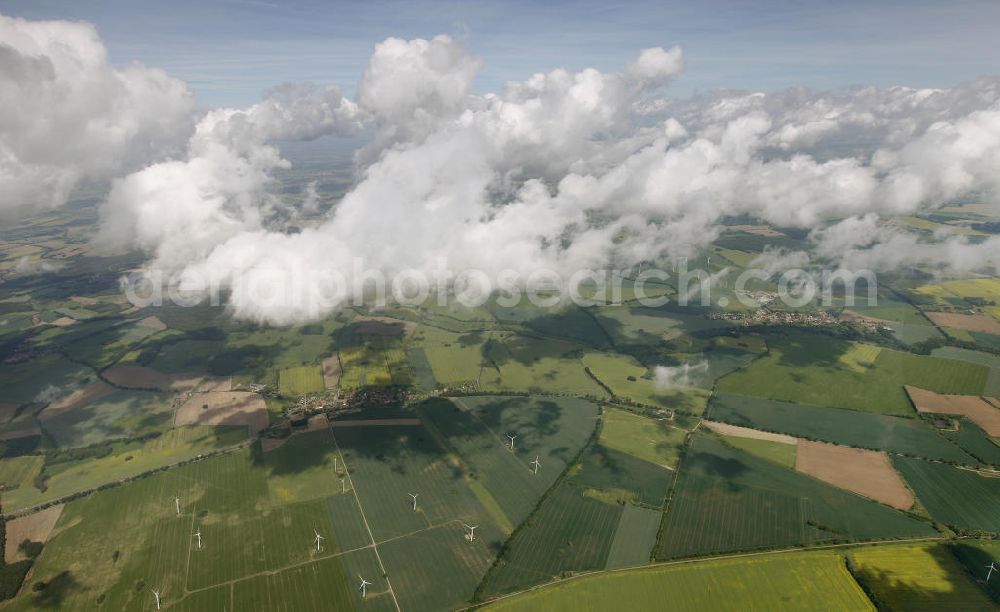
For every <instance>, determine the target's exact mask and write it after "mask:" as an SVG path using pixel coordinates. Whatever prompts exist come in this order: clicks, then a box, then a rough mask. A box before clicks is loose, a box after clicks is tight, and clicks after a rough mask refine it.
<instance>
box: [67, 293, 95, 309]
mask: <svg viewBox="0 0 1000 612" xmlns="http://www.w3.org/2000/svg"><path fill="white" fill-rule="evenodd" d="M69 299H70V300H72V301H74V302H76V303H77V304H80V305H82V306H94V305H95V304H97V298H92V297H87V296H83V295H71V296H69Z"/></svg>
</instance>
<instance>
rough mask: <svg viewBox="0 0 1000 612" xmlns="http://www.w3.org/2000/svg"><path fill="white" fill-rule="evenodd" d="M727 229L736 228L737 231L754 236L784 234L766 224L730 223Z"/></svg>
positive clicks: (771, 236)
mask: <svg viewBox="0 0 1000 612" xmlns="http://www.w3.org/2000/svg"><path fill="white" fill-rule="evenodd" d="M729 229H731V230H736V231H738V232H745V233H747V234H752V235H754V236H767V237H769V238H774V237H776V236H784V234H782V233H781V232H779V231H778V230H776V229H774V228H772V227H770V226H767V225H730V226H729Z"/></svg>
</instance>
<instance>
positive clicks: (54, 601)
mask: <svg viewBox="0 0 1000 612" xmlns="http://www.w3.org/2000/svg"><path fill="white" fill-rule="evenodd" d="M39 583H40V582H39V581H35V582H33V583H32V585H31V586H26V587H25V588H26V589H30V590H31V593H32V598H31V603H32V604H33V605H35V606H36V607H39V608H54V609H59V608H62V607H63V606H62V604H63V601H64V600H65V599H66V597H67V596H69V595H70V594H71V593H72V592H73V591H77V590H80V589H81V586H82V585H81V584H80V583H79V582H77V580H76V578H74V577H73V574H72V572H70V571H69V570H65V571H63V572H60V573H58V574H56V575H55V576H53V577H52V578H50V579H49V580H47V581H44V584H45V588H43V589H42V590H40V591H35V590H34V588H35V585H37V584H39Z"/></svg>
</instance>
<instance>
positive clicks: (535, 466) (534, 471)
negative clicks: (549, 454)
mask: <svg viewBox="0 0 1000 612" xmlns="http://www.w3.org/2000/svg"><path fill="white" fill-rule="evenodd" d="M531 465H533V466H534V469H532V470H531V473H532V474H537V473H538V468H539V466H541V465H542V464H541V463H538V455H535V460H534V461H532V462H531Z"/></svg>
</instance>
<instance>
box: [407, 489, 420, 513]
mask: <svg viewBox="0 0 1000 612" xmlns="http://www.w3.org/2000/svg"><path fill="white" fill-rule="evenodd" d="M407 495H409V496H410V497H412V498H413V511H414V512H416V511H417V495H420V493H407Z"/></svg>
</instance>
